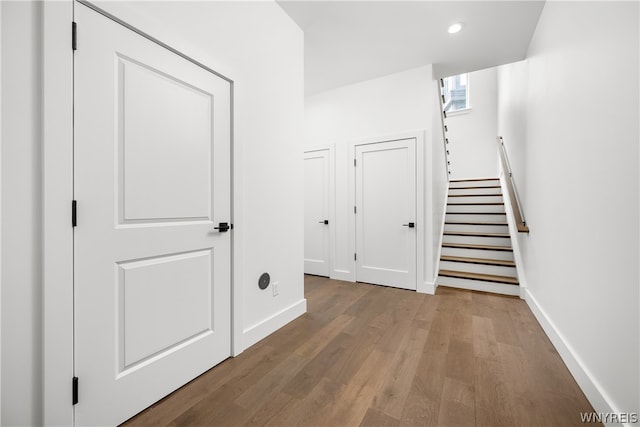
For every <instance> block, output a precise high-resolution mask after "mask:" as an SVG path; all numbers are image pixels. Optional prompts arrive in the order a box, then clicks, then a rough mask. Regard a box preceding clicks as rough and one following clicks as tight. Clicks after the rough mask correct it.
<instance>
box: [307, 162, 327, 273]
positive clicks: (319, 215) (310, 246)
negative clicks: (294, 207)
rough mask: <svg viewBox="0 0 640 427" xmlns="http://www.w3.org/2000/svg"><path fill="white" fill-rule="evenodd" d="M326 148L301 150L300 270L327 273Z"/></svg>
mask: <svg viewBox="0 0 640 427" xmlns="http://www.w3.org/2000/svg"><path fill="white" fill-rule="evenodd" d="M329 173H330V165H329V150H318V151H310V152H307V153H304V272H305V273H306V274H316V275H319V276H327V277H328V276H329V274H330V271H329V268H330V267H329V226H330V224H329Z"/></svg>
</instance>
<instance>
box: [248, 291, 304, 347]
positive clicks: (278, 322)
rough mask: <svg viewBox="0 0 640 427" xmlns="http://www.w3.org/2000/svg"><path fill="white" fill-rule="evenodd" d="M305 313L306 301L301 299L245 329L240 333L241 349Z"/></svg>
mask: <svg viewBox="0 0 640 427" xmlns="http://www.w3.org/2000/svg"><path fill="white" fill-rule="evenodd" d="M306 312H307V300H306V299H304V298H303V299H301V300H300V301H298V302H297V303H295V304H293V305H290V306H289V307H287V308H285V309H284V310H282V311H280V312H278V313H276V314H274V315H273V316H271V317H268V318H266V319H264V320H263V321H261V322H259V323H257V324H255V325H253V326H251V327H249V328H247V329H245V330H244V331H243V332H242V345H243V349H245V350H246V349H247V348H249V347H251V346H252V345H254V344H255V343H257V342H258V341H260V340H261V339H263V338H265V337H267V336H269V335H271V334H272V333H274V332H275V331H277V330H278V329H280V328H282V327H283V326H284V325H286V324H287V323H289V322H291V321H292V320H294V319H296V318H298V317H300V316H302V315H303V314H304V313H306Z"/></svg>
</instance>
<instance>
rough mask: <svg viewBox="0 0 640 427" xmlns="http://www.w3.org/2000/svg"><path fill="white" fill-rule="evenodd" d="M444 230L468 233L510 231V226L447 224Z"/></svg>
mask: <svg viewBox="0 0 640 427" xmlns="http://www.w3.org/2000/svg"><path fill="white" fill-rule="evenodd" d="M444 231H464V232H468V233H508V232H509V227H507V226H506V225H468V224H445V225H444Z"/></svg>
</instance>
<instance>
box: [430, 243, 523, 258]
mask: <svg viewBox="0 0 640 427" xmlns="http://www.w3.org/2000/svg"><path fill="white" fill-rule="evenodd" d="M442 255H451V256H462V257H468V258H488V259H504V260H509V261H513V252H511V251H492V250H482V249H462V248H447V247H444V246H443V247H442Z"/></svg>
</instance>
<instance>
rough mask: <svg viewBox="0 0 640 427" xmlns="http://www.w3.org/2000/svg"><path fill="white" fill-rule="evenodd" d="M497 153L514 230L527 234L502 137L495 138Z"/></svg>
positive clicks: (527, 229)
mask: <svg viewBox="0 0 640 427" xmlns="http://www.w3.org/2000/svg"><path fill="white" fill-rule="evenodd" d="M497 142H498V152H499V153H500V161H501V163H502V170H503V171H504V175H505V176H504V178H505V179H504V180H505V182H506V183H507V192H508V193H509V201H510V202H511V210H512V211H513V217H514V218H515V220H516V228H517V229H518V232H520V233H528V232H529V227H527V223H526V221H525V220H524V213H523V211H522V207H521V206H520V199H518V193H517V191H516V184H515V182H514V181H513V173H512V172H511V165H510V164H509V159H508V157H507V150H506V148H505V146H504V141H503V140H502V137H501V136H499V137H498V138H497Z"/></svg>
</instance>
